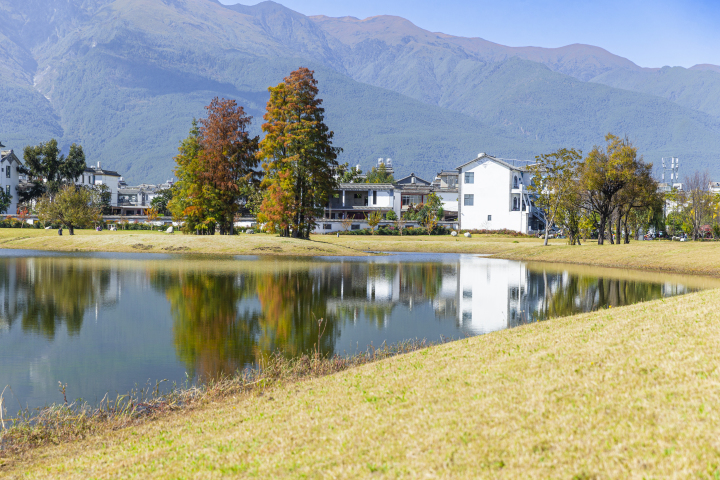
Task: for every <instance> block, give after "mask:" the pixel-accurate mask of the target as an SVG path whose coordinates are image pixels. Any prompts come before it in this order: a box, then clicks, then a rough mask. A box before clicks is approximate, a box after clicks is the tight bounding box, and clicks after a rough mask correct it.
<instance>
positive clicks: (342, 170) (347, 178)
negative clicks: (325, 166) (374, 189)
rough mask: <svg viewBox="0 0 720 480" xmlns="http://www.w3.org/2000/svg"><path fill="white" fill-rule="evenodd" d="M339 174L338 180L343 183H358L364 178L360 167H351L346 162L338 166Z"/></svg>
mask: <svg viewBox="0 0 720 480" xmlns="http://www.w3.org/2000/svg"><path fill="white" fill-rule="evenodd" d="M337 174H338V180H339V181H340V182H342V183H356V182H357V181H359V180H360V177H361V176H362V169H361V168H359V167H350V166H348V164H347V162H346V163H343V164H342V165H339V166H338V168H337Z"/></svg>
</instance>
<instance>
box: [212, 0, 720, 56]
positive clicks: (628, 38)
mask: <svg viewBox="0 0 720 480" xmlns="http://www.w3.org/2000/svg"><path fill="white" fill-rule="evenodd" d="M220 1H221V2H222V3H226V4H229V3H244V4H249V5H252V4H255V3H257V1H253V0H244V1H239V2H238V0H220ZM279 3H282V4H283V5H285V6H286V7H289V8H292V9H293V10H296V11H298V12H300V13H304V14H306V15H317V14H323V15H329V16H332V17H340V16H344V15H351V16H354V17H358V18H366V17H370V16H373V15H398V16H401V17H404V18H407V19H408V20H410V21H412V22H413V23H415V24H416V25H418V26H420V27H422V28H425V29H427V30H431V31H436V32H444V33H448V34H451V35H458V36H464V37H482V38H484V39H486V40H490V41H492V42H496V43H500V44H503V45H510V46H527V45H533V46H539V47H560V46H563V45H568V44H571V43H587V44H590V45H597V46H599V47H602V48H605V49H606V50H609V51H611V52H612V53H615V54H617V55H621V56H623V57H626V58H629V59H630V60H632V61H633V62H635V63H637V64H638V65H640V66H642V67H662V66H665V65H670V66H683V67H691V66H693V65H695V64H698V63H712V64H715V65H720V0H711V1H710V0H685V1H680V0H655V1H650V0H594V1H590V0H575V1H561V0H474V1H473V0H441V1H428V0H279Z"/></svg>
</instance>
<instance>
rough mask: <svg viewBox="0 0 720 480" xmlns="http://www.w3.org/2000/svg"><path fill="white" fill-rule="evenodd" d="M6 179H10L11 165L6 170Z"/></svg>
mask: <svg viewBox="0 0 720 480" xmlns="http://www.w3.org/2000/svg"><path fill="white" fill-rule="evenodd" d="M5 177H7V178H10V165H8V166H7V168H6V169H5Z"/></svg>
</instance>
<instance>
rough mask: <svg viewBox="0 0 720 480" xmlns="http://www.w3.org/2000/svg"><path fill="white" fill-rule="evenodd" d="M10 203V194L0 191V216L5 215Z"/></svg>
mask: <svg viewBox="0 0 720 480" xmlns="http://www.w3.org/2000/svg"><path fill="white" fill-rule="evenodd" d="M11 203H12V194H11V193H9V192H7V191H5V190H3V189H0V214H3V213H7V209H8V208H10V204H11Z"/></svg>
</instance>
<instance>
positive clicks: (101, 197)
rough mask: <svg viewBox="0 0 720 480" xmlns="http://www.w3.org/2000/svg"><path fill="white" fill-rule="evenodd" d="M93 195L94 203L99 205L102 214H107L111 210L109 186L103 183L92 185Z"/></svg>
mask: <svg viewBox="0 0 720 480" xmlns="http://www.w3.org/2000/svg"><path fill="white" fill-rule="evenodd" d="M92 189H93V191H94V195H95V204H96V205H97V206H98V207H100V211H101V212H102V214H103V215H109V214H110V213H111V211H112V192H111V191H110V187H108V186H107V185H105V184H100V185H94V186H93V187H92Z"/></svg>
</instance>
